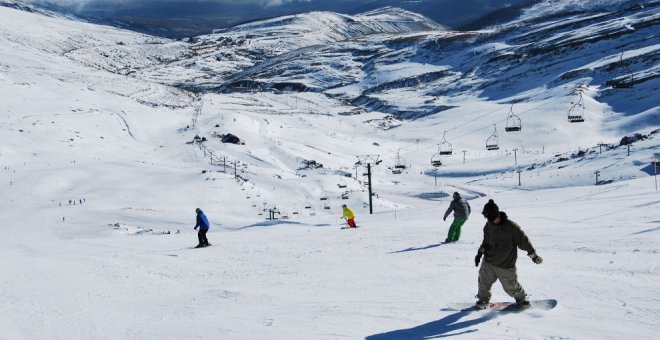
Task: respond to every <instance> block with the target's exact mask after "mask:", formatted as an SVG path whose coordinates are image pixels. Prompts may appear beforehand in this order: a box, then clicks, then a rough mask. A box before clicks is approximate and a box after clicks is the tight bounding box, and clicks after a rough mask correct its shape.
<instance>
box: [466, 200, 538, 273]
mask: <svg viewBox="0 0 660 340" xmlns="http://www.w3.org/2000/svg"><path fill="white" fill-rule="evenodd" d="M518 248H520V249H522V250H525V251H527V255H531V254H534V253H536V250H534V246H532V243H531V242H530V241H529V239H528V238H527V235H525V233H524V232H523V231H522V229H520V226H519V225H518V224H516V222H513V221H511V220H509V219H508V217H507V215H506V213H505V212H503V211H501V212H500V224H495V223H493V222H490V221H488V222H487V223H486V225H485V226H484V240H483V242H482V243H481V247H479V252H481V253H483V254H484V259H485V261H486V262H488V263H490V264H492V265H493V266H496V267H500V268H513V267H515V266H516V260H517V259H518Z"/></svg>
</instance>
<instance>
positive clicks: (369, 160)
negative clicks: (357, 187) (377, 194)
mask: <svg viewBox="0 0 660 340" xmlns="http://www.w3.org/2000/svg"><path fill="white" fill-rule="evenodd" d="M357 157H358V161H357V163H355V166H356V167H357V166H358V165H366V166H367V181H369V188H368V189H369V214H373V213H374V208H373V199H372V195H373V191H372V186H371V183H372V180H371V166H372V165H378V164H380V163H381V162H382V160H379V159H378V158H380V155H375V156H373V155H365V156H357Z"/></svg>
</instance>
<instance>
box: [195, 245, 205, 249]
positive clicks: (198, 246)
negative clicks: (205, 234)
mask: <svg viewBox="0 0 660 340" xmlns="http://www.w3.org/2000/svg"><path fill="white" fill-rule="evenodd" d="M201 247H204V245H203V244H198V245H196V246H195V248H201Z"/></svg>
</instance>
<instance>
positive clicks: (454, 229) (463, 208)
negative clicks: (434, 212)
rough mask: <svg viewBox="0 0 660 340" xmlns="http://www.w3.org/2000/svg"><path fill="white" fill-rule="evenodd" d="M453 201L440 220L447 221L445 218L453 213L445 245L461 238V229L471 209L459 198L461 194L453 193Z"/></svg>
mask: <svg viewBox="0 0 660 340" xmlns="http://www.w3.org/2000/svg"><path fill="white" fill-rule="evenodd" d="M453 197H454V200H453V201H451V203H450V204H449V208H447V211H446V212H445V216H444V217H443V218H442V220H443V221H446V220H447V216H449V214H450V213H451V212H452V211H453V212H454V221H453V222H452V223H451V226H450V227H449V233H447V239H446V240H445V243H448V242H456V241H458V239H459V238H460V237H461V227H462V226H463V224H465V221H467V219H468V217H469V216H470V213H471V212H472V209H471V208H470V204H469V203H468V202H467V201H465V200H464V199H463V197H461V194H459V193H458V192H454V196H453Z"/></svg>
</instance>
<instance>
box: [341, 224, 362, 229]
mask: <svg viewBox="0 0 660 340" xmlns="http://www.w3.org/2000/svg"><path fill="white" fill-rule="evenodd" d="M359 227H360V226H359V225H358V226H355V228H351V227H341V228H339V229H357V228H359Z"/></svg>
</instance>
